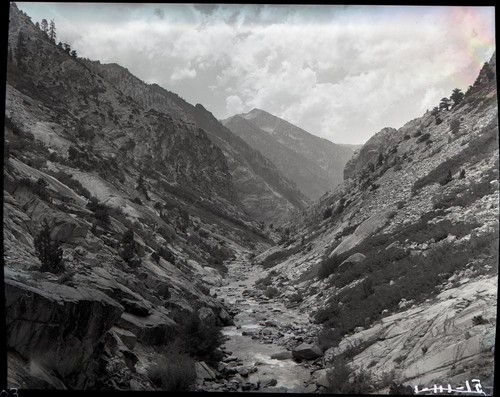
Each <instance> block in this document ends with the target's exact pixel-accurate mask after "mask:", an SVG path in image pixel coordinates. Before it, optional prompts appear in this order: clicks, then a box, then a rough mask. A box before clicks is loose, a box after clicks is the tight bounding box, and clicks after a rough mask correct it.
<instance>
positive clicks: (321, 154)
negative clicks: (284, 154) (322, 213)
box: [238, 109, 354, 199]
mask: <svg viewBox="0 0 500 397" xmlns="http://www.w3.org/2000/svg"><path fill="white" fill-rule="evenodd" d="M239 116H240V117H242V118H244V119H245V120H247V121H248V122H249V123H251V124H253V125H254V126H255V127H257V128H259V129H260V130H262V131H265V132H267V133H268V134H269V135H270V136H271V137H272V138H274V140H275V141H277V142H278V143H279V144H280V145H282V146H284V147H286V148H288V149H290V150H292V151H293V152H295V153H297V154H298V155H299V156H296V158H297V161H300V162H301V164H300V165H297V166H298V167H300V166H305V167H307V168H308V169H309V170H311V171H313V172H314V173H315V174H316V177H315V178H312V179H311V180H310V181H309V182H308V181H307V176H308V175H307V174H304V173H305V172H306V171H303V173H300V174H298V175H297V176H296V177H295V178H296V179H292V180H294V181H295V182H296V183H297V186H299V187H302V192H304V193H305V194H307V195H308V197H310V198H312V199H318V198H319V197H320V196H322V195H323V194H324V193H325V192H326V191H328V190H331V189H332V188H334V187H335V186H337V185H338V184H339V183H341V182H342V180H343V178H342V173H343V169H344V165H345V164H346V162H347V161H348V160H349V159H350V158H351V156H352V154H353V151H354V150H353V148H352V147H349V146H346V145H337V144H335V143H332V142H330V141H329V140H327V139H324V138H319V137H317V136H314V135H312V134H310V133H308V132H307V131H304V130H303V129H301V128H299V127H297V126H295V125H293V124H291V123H289V122H288V121H286V120H283V119H281V118H279V117H276V116H274V115H272V114H270V113H268V112H265V111H263V110H261V109H253V110H252V111H250V112H249V113H246V114H240V115H239ZM238 135H240V136H242V137H243V133H242V132H240V133H238ZM249 142H252V143H256V142H255V141H254V140H252V141H249ZM256 147H258V148H259V150H260V147H261V145H258V146H256ZM268 153H269V152H268ZM269 158H270V159H271V160H272V161H273V162H275V163H279V160H278V159H279V158H280V153H279V152H278V153H269ZM275 158H276V160H275ZM304 158H305V159H307V160H308V161H309V163H305V162H304V160H303V159H304ZM291 160H293V158H292V159H291ZM311 163H312V164H311ZM313 164H314V165H316V167H315V168H313ZM278 168H279V167H278ZM280 170H281V171H282V172H285V171H284V170H282V169H281V168H280ZM303 174H304V175H303ZM287 175H288V174H287ZM291 177H292V175H291V174H290V178H291ZM325 181H327V183H326V184H325ZM306 189H308V190H307V192H306Z"/></svg>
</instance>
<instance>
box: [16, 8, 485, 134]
mask: <svg viewBox="0 0 500 397" xmlns="http://www.w3.org/2000/svg"><path fill="white" fill-rule="evenodd" d="M17 4H18V6H19V8H20V9H22V10H23V11H25V12H26V13H27V14H28V15H29V16H30V17H31V19H32V20H33V22H36V21H38V22H40V21H41V20H42V18H46V19H47V20H50V19H54V21H55V24H56V28H57V39H58V40H61V41H63V42H67V43H68V44H70V45H71V47H72V48H73V49H76V50H77V52H78V55H79V56H82V57H87V58H90V59H93V60H100V61H101V62H103V63H111V62H116V63H118V64H120V65H122V66H124V67H126V68H128V69H129V70H130V71H131V72H132V73H133V74H134V75H136V76H137V77H139V78H140V79H142V80H144V81H146V82H148V83H157V84H159V85H161V86H162V87H164V88H166V89H168V90H170V91H173V92H175V93H177V94H179V95H180V96H181V97H183V98H184V99H186V100H187V101H188V102H190V103H192V104H196V103H201V104H203V105H204V106H205V107H206V108H207V109H208V110H210V111H211V112H212V113H214V115H215V116H216V117H217V118H219V119H223V118H226V117H229V116H232V115H234V114H236V113H242V112H248V111H250V110H251V109H253V108H260V109H263V110H266V111H268V112H270V113H273V114H275V115H277V116H279V117H282V118H284V119H286V120H288V121H290V122H292V123H293V124H296V125H298V126H299V127H301V128H304V129H305V130H307V131H308V132H310V133H312V134H315V135H318V136H322V137H325V138H328V139H330V140H331V141H333V142H338V143H364V142H365V141H366V140H367V139H369V138H370V136H372V135H373V134H375V133H376V132H378V131H379V130H380V129H382V128H383V127H395V128H398V127H400V126H402V125H403V124H404V123H406V122H407V121H409V120H411V119H413V118H415V117H419V116H421V115H422V114H423V113H424V112H425V111H426V109H432V107H434V106H436V105H437V104H438V103H439V100H440V99H441V98H442V97H444V96H449V95H450V94H451V91H452V90H453V88H456V87H458V88H460V89H462V90H463V91H465V90H466V89H467V87H468V86H469V85H471V84H472V83H473V82H474V80H475V77H476V76H477V73H478V72H479V69H480V68H481V66H482V64H483V63H484V62H485V61H487V60H489V58H490V57H491V55H492V54H493V51H494V49H495V31H494V29H495V28H494V26H495V23H494V8H493V7H413V6H399V7H382V6H370V7H369V6H338V5H337V6H334V5H331V6H327V5H325V6H322V5H316V6H295V5H271V6H264V5H242V4H239V5H187V4H177V5H174V4H132V3H126V4H117V3H114V4H95V3H94V4H92V3H76V4H75V3H17Z"/></svg>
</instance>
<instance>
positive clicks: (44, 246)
mask: <svg viewBox="0 0 500 397" xmlns="http://www.w3.org/2000/svg"><path fill="white" fill-rule="evenodd" d="M50 232H51V230H50V226H49V223H48V222H47V219H45V218H44V220H43V227H42V230H41V231H40V233H39V234H38V235H37V236H36V237H35V252H36V255H37V256H38V259H40V262H42V267H41V270H42V271H43V272H51V273H59V272H61V271H63V270H64V265H63V264H62V256H63V250H62V249H61V246H60V244H59V242H58V241H52V239H51V238H50Z"/></svg>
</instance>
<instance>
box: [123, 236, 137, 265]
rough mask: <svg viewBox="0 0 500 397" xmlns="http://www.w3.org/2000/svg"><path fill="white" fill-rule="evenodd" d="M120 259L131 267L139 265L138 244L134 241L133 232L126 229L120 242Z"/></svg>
mask: <svg viewBox="0 0 500 397" xmlns="http://www.w3.org/2000/svg"><path fill="white" fill-rule="evenodd" d="M121 246H122V248H121V252H120V254H121V257H122V259H123V260H124V261H125V262H126V263H127V264H128V265H129V266H131V267H137V266H139V264H140V258H139V257H138V244H137V243H136V242H135V240H134V230H133V229H128V230H127V231H126V232H125V233H123V236H122V241H121Z"/></svg>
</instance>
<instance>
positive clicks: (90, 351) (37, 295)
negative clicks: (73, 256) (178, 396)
mask: <svg viewBox="0 0 500 397" xmlns="http://www.w3.org/2000/svg"><path fill="white" fill-rule="evenodd" d="M5 297H6V305H5V309H6V326H7V340H6V342H7V347H8V348H9V349H12V350H14V351H16V352H18V353H19V354H20V355H21V356H22V357H24V358H25V359H35V358H36V359H42V360H43V362H44V363H50V367H51V368H52V370H53V371H55V372H57V373H58V374H59V375H60V377H61V378H63V379H66V382H67V385H68V386H69V387H71V388H76V389H83V388H88V387H92V385H93V384H94V383H95V380H96V372H95V371H96V367H97V360H96V356H97V355H98V354H99V351H100V350H99V349H100V346H101V343H100V342H101V341H102V339H103V337H104V336H105V334H106V333H107V331H108V330H109V329H110V328H111V327H112V326H113V324H114V323H115V322H116V321H117V320H118V319H119V318H120V315H121V314H122V313H123V307H122V306H121V305H120V304H118V303H117V302H116V301H114V300H112V299H111V298H109V297H107V296H106V295H104V294H103V293H101V292H99V291H97V290H94V289H90V288H86V287H78V288H74V287H70V286H67V285H60V284H55V283H50V282H46V281H39V282H38V286H37V287H33V286H30V285H26V284H24V283H21V282H19V281H14V280H10V279H5Z"/></svg>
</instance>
